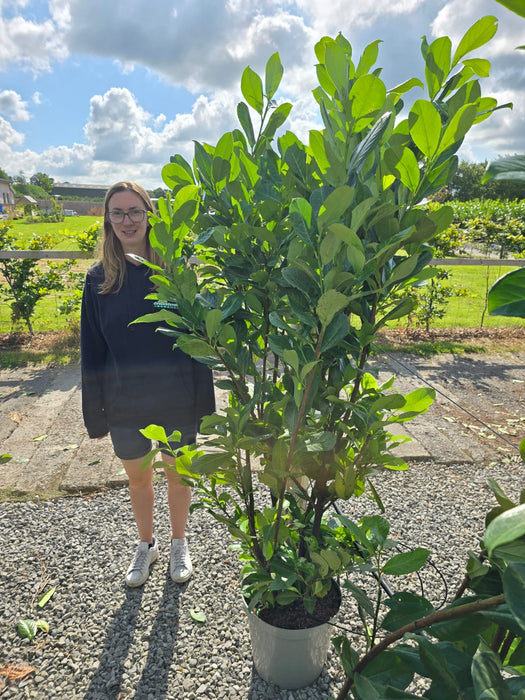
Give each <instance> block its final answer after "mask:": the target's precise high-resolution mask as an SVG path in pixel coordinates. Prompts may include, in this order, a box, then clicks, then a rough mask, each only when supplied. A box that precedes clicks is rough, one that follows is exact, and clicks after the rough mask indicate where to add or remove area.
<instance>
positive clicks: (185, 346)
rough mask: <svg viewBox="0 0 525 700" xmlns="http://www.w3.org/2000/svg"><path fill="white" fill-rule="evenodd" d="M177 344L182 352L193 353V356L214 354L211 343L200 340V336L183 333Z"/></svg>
mask: <svg viewBox="0 0 525 700" xmlns="http://www.w3.org/2000/svg"><path fill="white" fill-rule="evenodd" d="M177 345H178V347H179V348H180V349H181V350H182V352H185V353H186V354H187V355H191V357H206V356H208V355H213V354H214V350H213V348H212V347H211V345H209V344H208V343H206V342H205V341H204V340H200V338H191V337H189V336H186V335H181V336H180V338H179V339H178V340H177Z"/></svg>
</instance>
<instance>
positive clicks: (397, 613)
mask: <svg viewBox="0 0 525 700" xmlns="http://www.w3.org/2000/svg"><path fill="white" fill-rule="evenodd" d="M385 605H387V606H388V607H389V608H390V610H389V612H388V613H387V614H386V615H385V617H384V619H383V622H382V623H381V627H383V628H384V629H385V630H388V631H389V632H393V631H394V630H397V629H399V628H400V627H403V626H404V625H407V624H409V623H410V622H413V621H414V620H418V619H419V618H420V617H425V615H429V614H430V613H431V612H433V610H434V608H433V606H432V604H431V603H430V602H429V601H428V600H426V598H422V597H421V596H418V595H414V593H410V592H408V591H400V592H399V593H394V595H392V596H391V597H390V598H388V599H387V600H385Z"/></svg>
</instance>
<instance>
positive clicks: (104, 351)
mask: <svg viewBox="0 0 525 700" xmlns="http://www.w3.org/2000/svg"><path fill="white" fill-rule="evenodd" d="M149 276H150V270H149V269H148V268H147V267H146V266H145V265H138V266H137V265H134V264H133V263H131V262H129V261H126V276H125V280H124V284H123V286H122V289H121V290H120V291H119V292H118V293H116V294H112V293H109V294H99V287H100V284H101V282H102V281H103V279H104V269H103V267H102V263H97V264H96V265H93V267H91V268H90V269H89V270H88V273H87V275H86V280H85V284H84V293H83V296H82V310H81V334H80V336H81V340H80V344H81V370H82V411H83V415H84V423H85V425H86V428H87V431H88V434H89V436H90V437H92V438H97V437H102V436H103V435H106V434H107V433H108V431H109V429H110V427H113V426H114V427H121V428H136V429H139V428H145V427H146V426H147V425H149V424H150V423H154V424H156V425H162V426H164V427H165V428H167V429H169V430H177V429H179V428H181V427H187V426H195V433H197V431H198V427H199V424H200V421H201V419H202V417H203V416H205V415H208V414H210V413H213V411H214V410H215V395H214V390H213V378H212V373H211V371H210V369H209V368H208V367H206V366H205V365H203V364H202V363H200V362H196V361H195V360H192V358H191V357H189V356H188V355H186V354H185V353H183V352H182V351H181V350H179V349H178V348H175V349H172V348H173V344H174V339H173V338H172V337H169V336H166V335H165V334H164V333H160V332H159V331H156V330H155V329H156V328H157V325H156V324H154V323H137V324H134V325H131V326H130V325H129V324H130V323H131V321H134V320H135V319H137V318H138V317H139V316H143V315H144V314H147V313H152V312H154V311H155V310H156V309H155V308H154V306H153V301H152V300H151V299H145V298H144V297H145V296H146V295H148V294H150V293H151V291H152V288H153V285H152V283H151V282H150V279H149Z"/></svg>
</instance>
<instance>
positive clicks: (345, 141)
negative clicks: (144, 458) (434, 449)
mask: <svg viewBox="0 0 525 700" xmlns="http://www.w3.org/2000/svg"><path fill="white" fill-rule="evenodd" d="M495 30H496V21H495V19H494V18H492V17H486V18H483V19H482V20H480V21H479V22H477V23H476V24H475V25H474V26H473V27H471V29H470V30H469V31H468V32H467V33H466V35H465V36H464V37H463V39H462V40H461V42H460V44H459V46H458V47H457V49H456V51H455V52H454V54H452V50H451V42H450V40H449V39H448V38H447V37H441V38H439V39H436V40H435V41H433V42H432V43H431V44H430V45H429V44H428V43H427V41H426V39H423V43H422V54H423V58H424V62H425V75H426V87H427V92H428V97H427V98H425V99H423V98H421V99H417V100H416V101H415V102H414V104H413V105H412V107H411V108H410V110H409V111H408V115H407V116H403V107H404V105H403V100H402V97H403V95H404V94H405V93H406V92H408V91H409V90H411V89H413V88H416V87H417V88H424V87H425V86H424V84H423V83H422V82H421V81H420V80H419V79H417V78H413V79H412V80H408V81H406V82H405V83H403V84H402V85H399V86H396V87H394V88H392V89H387V87H386V86H385V85H384V83H383V82H382V80H381V78H380V72H381V71H380V69H376V68H374V65H375V63H376V60H377V56H378V46H379V42H374V43H372V44H370V45H369V46H368V47H367V48H366V49H365V51H364V52H363V55H362V56H361V57H360V59H359V61H357V62H355V63H354V61H353V60H352V47H351V45H350V44H349V42H348V41H347V40H346V39H345V38H344V37H343V36H342V35H339V36H338V37H336V38H335V39H331V38H328V37H325V38H323V39H322V40H321V41H320V42H319V43H318V44H317V45H316V47H315V51H316V56H317V59H318V64H317V67H316V70H317V76H318V79H319V85H318V87H316V88H315V90H314V93H313V94H314V96H315V99H316V101H317V103H318V105H319V111H320V116H321V119H322V122H323V128H322V129H319V130H312V131H311V132H310V134H309V138H308V142H307V143H304V142H303V141H301V139H299V138H298V136H296V135H295V134H293V133H291V132H290V131H286V132H285V133H283V134H282V135H281V136H280V137H279V138H277V139H276V138H275V135H276V132H277V130H278V129H281V127H282V126H283V124H284V122H285V121H286V118H287V117H288V114H289V112H290V110H291V108H292V105H291V104H289V103H281V104H278V105H277V106H275V102H274V98H275V95H276V93H277V90H278V88H279V85H280V81H281V77H282V74H283V69H282V66H281V62H280V60H279V56H278V54H274V55H273V56H272V57H271V58H270V59H269V61H268V63H267V65H266V70H265V76H264V81H263V79H261V77H259V76H258V75H257V74H256V73H255V72H254V71H253V70H252V69H251V68H247V69H246V70H245V71H244V73H243V76H242V81H241V89H242V93H243V96H244V99H245V100H246V102H240V103H239V105H238V108H237V116H238V119H239V122H240V126H241V129H234V130H233V131H231V132H227V133H225V134H224V135H223V136H222V137H221V138H220V139H219V141H218V142H217V144H216V145H215V146H212V145H209V144H205V143H198V142H197V143H196V144H195V156H194V160H193V163H192V164H189V163H188V162H186V161H185V160H184V159H183V158H182V157H181V156H179V155H176V156H173V157H172V158H171V160H170V163H169V164H168V165H166V166H165V167H164V169H163V178H164V182H165V183H166V185H167V186H168V187H169V189H170V191H171V194H170V196H168V197H166V198H164V199H160V200H159V205H158V206H159V215H158V216H157V217H153V218H152V224H153V228H152V232H151V234H150V235H151V243H152V245H153V247H154V248H155V250H156V252H157V253H158V254H159V255H160V257H161V259H162V260H163V261H164V263H165V265H166V269H161V268H159V267H155V266H153V265H150V266H151V267H153V268H154V271H155V275H154V276H153V280H154V281H155V282H156V284H157V289H156V291H155V292H154V293H153V297H154V298H155V299H156V300H157V303H158V305H159V306H160V307H161V308H160V310H159V311H158V312H156V313H155V314H151V315H149V316H146V317H142V318H141V319H138V321H142V322H145V321H149V322H156V323H159V322H162V323H163V326H162V329H159V330H162V332H165V333H168V334H170V335H172V336H173V339H174V343H176V344H177V346H178V347H180V348H181V349H182V350H183V351H184V352H186V353H188V354H190V355H191V356H193V357H195V358H197V359H199V360H200V361H202V362H205V363H207V364H208V365H209V366H211V367H212V368H213V369H214V370H216V371H217V372H218V373H220V378H219V380H218V381H217V385H218V386H220V387H221V388H223V389H226V390H227V391H228V394H229V400H228V406H227V408H226V409H225V410H224V411H223V412H220V413H216V414H213V415H212V416H209V417H207V418H205V419H204V421H203V423H202V425H201V432H202V433H203V435H204V436H206V443H205V446H206V447H207V448H209V449H208V450H207V451H206V452H202V451H197V450H196V449H193V448H183V449H182V450H181V451H180V452H179V454H178V459H177V465H176V466H177V469H178V470H179V472H180V473H181V474H182V475H183V476H184V478H185V479H187V481H188V483H191V484H192V485H193V486H194V487H195V488H196V492H197V495H198V499H197V502H196V504H195V507H205V508H207V509H208V510H209V511H210V513H212V515H213V516H214V517H215V518H216V519H217V520H218V521H220V522H222V523H224V524H225V525H226V526H227V527H228V529H229V531H230V533H231V534H232V536H233V537H234V538H235V539H236V541H237V542H238V544H239V548H240V552H241V553H240V559H241V561H242V563H243V568H242V571H241V588H242V592H243V595H244V597H245V600H246V602H247V606H248V608H249V611H250V613H251V614H252V615H254V616H256V617H257V618H260V619H262V618H265V617H266V618H267V619H269V620H270V623H271V624H270V626H271V627H275V626H279V625H281V627H287V626H289V623H290V617H292V618H293V621H294V623H295V625H296V626H297V625H298V626H299V627H303V628H304V627H308V626H310V625H312V624H318V622H319V620H322V619H323V617H322V616H323V614H325V617H324V619H325V620H327V619H329V618H330V617H331V616H332V615H333V613H334V612H335V611H336V609H337V605H338V601H339V596H338V591H337V587H336V586H334V585H333V579H334V577H336V576H338V575H339V574H341V573H343V572H345V571H347V570H348V569H349V568H351V566H352V565H354V564H355V563H356V562H360V561H362V560H363V557H364V560H366V559H367V557H368V556H369V553H368V550H367V546H368V545H367V542H366V532H368V531H369V528H368V529H367V527H365V526H364V525H363V524H361V526H360V527H361V528H363V527H364V530H363V529H361V530H360V529H359V528H357V529H356V528H355V527H354V528H353V527H352V526H351V525H350V523H349V521H347V520H346V519H345V518H344V517H343V516H341V515H338V514H337V513H334V514H333V515H331V514H332V506H334V504H335V503H336V501H338V500H342V501H345V500H348V499H351V498H354V497H357V496H360V495H362V494H364V493H368V495H369V496H370V497H371V498H373V499H374V500H375V501H376V502H377V504H378V506H379V507H381V499H380V496H379V494H378V493H377V491H376V489H375V487H374V486H373V484H372V481H371V477H372V476H373V475H375V474H377V473H378V472H380V471H381V470H383V469H404V468H406V465H405V463H404V461H403V460H402V459H400V458H399V457H398V456H396V455H395V448H396V447H397V446H398V445H399V444H400V443H401V442H403V441H404V440H406V439H407V438H405V437H403V436H401V437H399V436H396V435H395V433H393V432H392V431H393V430H395V431H397V430H398V426H397V424H399V423H403V422H405V421H408V420H410V419H412V418H413V417H415V416H417V415H419V414H421V413H422V412H424V411H425V410H427V408H428V406H429V405H430V404H431V402H432V400H433V394H432V391H431V390H429V389H420V390H416V391H414V392H412V393H410V394H408V395H407V396H403V395H401V394H400V393H398V392H396V391H395V390H394V387H393V381H394V380H393V378H392V379H390V380H388V381H387V382H385V383H383V384H379V382H378V380H377V378H376V377H375V376H374V375H373V372H372V369H373V357H372V351H373V347H374V342H375V340H376V337H377V334H378V332H379V331H380V330H381V328H383V327H384V326H385V325H386V324H387V323H388V322H389V321H391V320H394V319H398V318H400V317H402V316H404V315H406V314H407V313H409V312H410V310H411V309H412V302H411V301H410V300H407V299H406V298H403V297H402V296H401V295H399V296H397V294H398V292H400V291H402V290H403V289H404V288H405V287H407V286H410V285H414V284H419V283H422V282H423V281H424V280H426V279H428V278H429V277H430V276H431V275H432V274H433V273H432V270H431V269H430V268H429V267H428V263H429V262H430V261H431V259H432V248H431V241H432V239H433V237H434V236H435V235H436V234H437V233H439V232H440V231H442V230H443V229H444V228H446V227H447V226H448V225H449V224H450V222H451V219H452V211H451V209H450V208H448V207H443V208H441V209H440V210H437V211H426V210H425V208H424V207H423V206H422V205H420V202H422V200H423V199H424V198H425V197H428V196H429V195H430V194H432V193H433V192H435V191H437V190H438V189H440V188H441V187H443V186H444V185H446V184H447V182H448V181H449V180H450V178H451V177H452V176H453V174H454V172H455V170H456V167H457V162H458V159H457V156H456V155H455V154H456V152H457V150H458V149H459V147H460V145H461V143H462V141H463V138H464V136H465V134H466V133H467V132H468V130H469V129H470V128H471V127H472V126H473V125H474V124H476V123H477V122H479V121H481V120H482V119H485V118H487V117H488V116H489V115H490V113H491V112H492V111H494V110H495V109H497V108H498V107H497V105H496V101H495V100H494V99H492V98H486V97H482V96H481V91H480V88H479V81H478V76H479V75H485V74H486V73H487V64H488V62H487V61H486V60H484V59H477V58H474V59H468V58H465V57H466V56H467V55H468V54H469V53H470V52H471V51H472V50H475V49H477V48H478V47H479V46H482V45H483V44H484V43H486V42H487V41H488V40H489V39H490V38H491V37H492V36H493V34H494V32H495ZM250 108H251V110H250ZM254 114H256V115H258V122H259V123H258V124H257V125H255V126H254V122H253V119H252V117H253V115H254ZM144 433H145V434H146V435H148V437H152V438H153V439H157V440H159V441H160V442H166V435H165V432H164V430H163V429H162V428H161V427H159V426H149V427H148V428H146V429H145V430H144ZM370 527H371V525H370ZM363 533H365V542H359V539H360V537H361V535H362V534H363ZM383 544H384V543H383ZM395 556H396V557H397V558H396V564H397V570H398V571H410V570H413V569H414V568H416V567H417V566H419V565H420V564H421V563H422V561H423V560H424V559H425V558H426V556H427V553H426V552H425V551H423V550H416V551H415V552H409V553H407V554H401V555H399V554H398V555H395ZM332 596H333V599H334V601H335V603H334V604H333V605H330V604H327V601H328V602H329V601H331V600H332ZM323 607H326V610H324V611H323ZM290 610H292V611H293V612H292V614H291V615H290ZM275 618H281V619H282V620H284V622H281V621H279V620H276V619H275ZM255 622H257V621H256V620H255ZM301 634H302V632H301ZM273 644H274V643H273V642H271V643H270V642H269V641H268V638H267V637H265V638H264V646H263V649H262V651H255V650H254V659H255V665H256V668H257V670H258V671H259V673H260V674H261V675H262V676H263V677H265V678H266V679H267V680H270V681H272V682H277V683H278V684H280V685H281V686H283V687H299V686H301V685H307V684H309V683H311V682H312V681H313V680H314V678H315V676H316V675H318V673H319V672H320V670H321V667H322V663H323V661H324V655H325V652H324V651H323V652H322V653H321V654H320V655H318V658H317V662H316V664H315V665H313V662H312V659H313V656H315V655H313V656H312V657H309V656H308V653H305V651H304V647H302V646H301V647H300V648H301V652H300V653H301V655H302V656H303V657H305V658H303V659H299V660H298V661H297V662H291V661H290V659H289V657H286V665H287V669H283V668H282V664H279V667H278V668H277V669H276V670H273V669H272V668H271V667H270V661H271V660H272V658H271V657H275V654H273V653H272V649H273V648H274V647H273ZM301 644H302V643H301ZM316 644H318V643H317V642H316ZM286 646H287V647H288V648H289V647H290V646H291V645H290V642H287V643H286ZM305 660H306V666H307V668H306V671H305V675H303V676H301V673H300V672H299V671H298V668H297V664H299V663H302V664H303V665H304V661H305ZM284 670H289V671H290V674H289V675H285V674H284Z"/></svg>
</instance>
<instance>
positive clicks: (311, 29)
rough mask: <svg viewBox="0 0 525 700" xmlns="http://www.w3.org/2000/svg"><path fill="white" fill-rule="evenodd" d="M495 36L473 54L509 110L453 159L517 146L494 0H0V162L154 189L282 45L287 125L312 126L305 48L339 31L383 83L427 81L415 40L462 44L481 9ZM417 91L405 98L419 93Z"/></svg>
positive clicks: (519, 134) (519, 109)
mask: <svg viewBox="0 0 525 700" xmlns="http://www.w3.org/2000/svg"><path fill="white" fill-rule="evenodd" d="M488 14H491V15H495V16H496V17H497V18H498V20H499V30H498V33H497V35H496V37H495V39H493V40H492V42H491V43H490V44H489V45H488V47H486V48H484V49H482V50H481V52H480V54H481V55H483V57H486V58H489V60H490V61H491V63H492V73H491V77H490V78H488V79H486V80H484V81H483V83H482V89H483V92H484V94H487V95H493V96H495V97H496V98H497V99H498V102H500V103H505V102H509V101H512V102H514V109H513V110H512V111H511V110H505V111H502V112H499V113H497V114H496V115H495V116H494V117H492V118H491V119H490V120H488V121H486V122H484V123H482V124H480V125H478V126H477V127H476V128H475V129H474V130H473V132H472V133H471V135H469V137H468V138H467V140H466V141H465V144H464V146H463V149H462V152H461V155H462V156H463V158H465V159H466V160H475V161H481V160H484V159H492V158H495V157H497V156H498V155H506V154H510V153H516V152H525V52H524V51H516V50H515V47H516V46H518V45H522V44H524V43H525V21H524V20H522V19H521V18H519V17H516V16H515V15H512V14H511V13H510V12H509V11H508V10H506V9H505V8H503V7H502V6H501V5H499V4H498V3H497V2H496V1H495V0H396V1H395V2H392V0H359V1H358V2H356V1H355V0H331V1H330V2H326V0H293V1H292V0H156V1H155V2H154V3H148V2H145V1H144V0H126V2H124V1H123V0H111V2H108V0H89V2H88V1H86V0H0V167H1V168H3V169H4V170H6V171H7V173H8V174H9V175H18V174H19V173H20V172H22V173H24V175H25V176H26V177H28V178H29V177H30V176H31V175H32V174H33V173H35V172H38V171H43V172H46V173H48V174H49V175H51V176H52V177H53V178H54V179H55V180H56V181H57V182H61V181H69V182H77V183H84V184H100V185H110V184H111V183H112V182H115V181H117V180H121V179H134V180H137V181H138V182H140V183H141V184H143V185H145V186H146V187H148V188H154V187H157V186H159V185H162V181H161V175H160V173H161V169H162V166H163V165H164V164H165V163H166V162H168V161H169V157H170V155H172V154H174V153H181V154H182V155H184V156H185V157H186V158H189V159H191V156H192V152H193V147H192V142H193V140H194V139H197V140H204V141H208V142H210V143H214V142H215V141H216V140H217V138H218V137H219V136H220V135H221V134H222V133H223V132H224V131H226V130H228V129H231V128H232V127H234V126H235V125H236V124H235V116H234V115H235V106H236V104H237V102H238V101H239V99H240V97H241V96H240V90H239V84H240V77H241V74H242V71H243V69H244V67H245V66H246V65H250V66H252V68H254V69H255V70H257V71H259V72H261V71H262V70H263V67H264V64H265V62H266V60H267V59H268V57H269V56H270V55H271V54H272V53H273V52H275V51H278V52H279V54H280V56H281V60H282V62H283V65H284V68H285V77H284V80H283V84H282V89H281V93H280V97H281V98H282V99H287V100H290V101H292V102H293V103H294V105H295V106H294V109H293V111H292V114H291V117H290V119H289V121H288V122H287V127H288V128H290V129H291V130H292V131H295V132H296V133H297V134H298V135H299V136H300V137H301V138H305V137H306V135H307V133H308V130H309V129H311V128H316V127H317V126H318V120H317V111H316V108H315V103H314V101H313V99H312V97H311V90H312V88H313V87H314V86H315V84H316V81H315V70H314V64H315V56H314V52H313V47H314V44H315V43H316V41H318V40H319V39H320V38H321V37H322V36H324V35H330V36H335V35H336V34H337V33H338V32H339V31H341V32H342V33H343V34H344V35H345V36H346V38H347V39H348V40H349V41H350V42H351V44H352V46H353V49H354V54H355V55H356V56H358V55H359V54H360V53H361V51H362V50H363V49H364V47H365V46H366V45H367V44H368V43H370V42H371V41H374V40H375V39H381V40H382V42H383V43H382V44H381V48H380V53H379V60H378V63H377V65H378V66H381V67H382V68H383V73H382V78H383V80H384V81H385V83H386V84H387V86H389V87H391V86H393V85H395V84H397V83H400V82H402V81H403V80H406V79H407V78H409V77H412V76H413V75H418V76H419V77H422V75H421V74H422V61H421V58H420V42H421V36H422V35H426V36H427V37H428V38H429V40H431V39H432V38H434V37H435V36H439V35H444V34H447V35H449V36H450V37H451V38H452V40H453V42H455V43H457V41H458V40H459V38H460V37H461V36H462V35H463V33H464V32H465V31H466V30H467V29H468V27H469V26H471V25H472V24H473V23H474V22H475V21H476V20H477V19H479V18H480V17H482V16H484V15H488ZM415 97H416V95H414V98H415Z"/></svg>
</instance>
